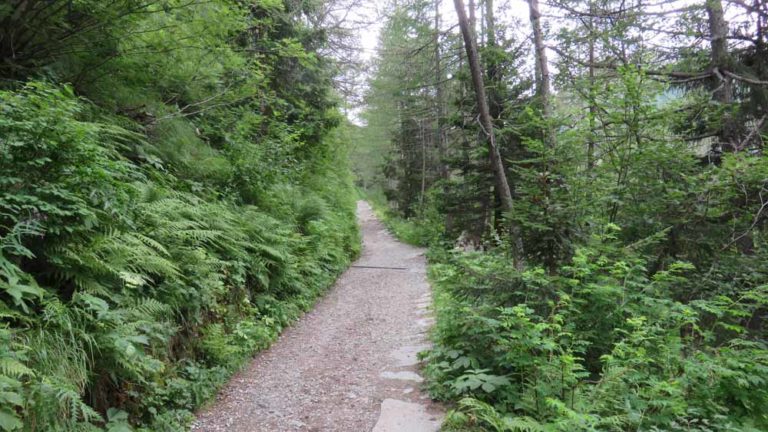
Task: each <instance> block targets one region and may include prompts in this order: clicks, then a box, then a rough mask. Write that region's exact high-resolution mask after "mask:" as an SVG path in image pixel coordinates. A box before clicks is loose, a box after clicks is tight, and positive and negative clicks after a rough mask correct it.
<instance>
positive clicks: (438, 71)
mask: <svg viewBox="0 0 768 432" xmlns="http://www.w3.org/2000/svg"><path fill="white" fill-rule="evenodd" d="M434 5H435V105H437V106H436V110H435V111H436V114H437V121H436V122H435V142H436V143H437V154H438V156H439V158H440V160H439V162H438V164H439V166H440V177H441V178H443V179H447V178H448V174H449V173H448V166H446V164H445V158H446V153H447V151H446V148H445V135H444V134H443V118H444V117H445V112H444V109H445V107H444V106H443V103H444V102H443V70H442V67H441V64H440V0H435V3H434Z"/></svg>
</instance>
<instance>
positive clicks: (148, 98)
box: [0, 0, 359, 431]
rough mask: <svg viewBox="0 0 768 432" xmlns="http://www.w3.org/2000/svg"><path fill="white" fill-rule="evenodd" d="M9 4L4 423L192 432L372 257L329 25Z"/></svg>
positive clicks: (224, 12)
mask: <svg viewBox="0 0 768 432" xmlns="http://www.w3.org/2000/svg"><path fill="white" fill-rule="evenodd" d="M60 3H64V4H65V6H66V3H69V4H70V5H71V8H70V10H67V8H66V7H64V8H63V9H62V8H61V4H60ZM8 8H10V9H8ZM8 8H6V7H3V8H0V20H3V22H4V23H10V24H9V26H5V25H4V26H3V32H4V33H7V32H11V33H14V32H15V33H14V35H15V36H16V38H15V39H14V38H10V39H8V38H2V41H3V42H2V44H6V45H2V49H0V55H2V56H4V57H3V60H4V62H3V67H2V68H0V75H2V78H4V80H5V81H4V82H5V83H7V84H6V85H5V88H4V89H3V90H1V91H0V113H1V114H2V115H0V185H2V187H0V430H2V431H18V430H23V431H38V430H61V431H69V430H72V431H74V430H108V431H131V430H135V431H142V430H143V431H176V430H184V429H185V428H186V426H187V424H188V423H189V422H190V420H191V419H192V412H193V410H194V409H196V408H197V407H199V406H200V405H202V404H203V403H205V402H206V401H207V400H209V399H210V398H211V397H213V395H214V394H215V391H216V390H217V388H218V387H219V386H221V385H222V384H223V383H224V382H225V381H226V380H227V379H228V377H229V376H230V375H231V374H232V373H233V372H234V371H235V370H236V369H237V368H239V367H240V366H241V365H242V364H243V362H245V361H246V360H247V359H249V358H250V357H251V356H252V355H253V354H254V353H255V352H256V351H258V350H261V349H264V348H266V347H268V346H269V345H270V344H271V343H272V342H273V341H274V340H275V338H276V337H277V335H278V334H279V333H280V331H281V330H282V329H283V328H285V326H287V325H289V324H290V323H291V322H292V321H293V320H295V319H296V318H298V317H299V316H300V315H301V313H302V312H303V311H306V310H307V309H308V308H309V307H311V305H312V303H313V301H314V299H315V298H316V297H317V296H318V295H320V294H321V293H322V292H323V290H324V289H325V288H327V287H328V286H330V284H331V283H332V282H333V280H334V279H335V277H336V275H338V273H339V272H340V271H341V270H342V269H343V268H344V267H345V266H346V265H347V264H348V263H349V260H350V259H351V258H352V257H354V256H355V255H356V254H357V252H358V251H359V238H358V234H357V227H356V223H355V219H354V202H353V192H352V187H351V181H350V177H349V171H348V169H347V165H346V158H347V154H346V145H347V141H346V140H347V139H348V134H347V133H346V132H345V131H344V129H345V128H346V126H345V125H341V117H340V115H339V114H338V113H337V111H336V108H335V104H336V102H335V99H334V97H333V95H332V90H331V87H330V78H331V76H332V70H331V69H332V68H331V63H330V61H328V60H327V59H325V58H323V57H322V56H320V55H319V53H318V49H319V47H320V46H321V44H322V30H321V29H318V28H310V27H308V26H306V25H305V24H303V22H304V21H302V19H301V18H300V17H301V15H302V14H303V13H305V11H304V10H302V9H297V8H294V5H292V4H291V3H290V2H285V3H283V2H257V3H255V4H254V5H252V7H249V8H244V7H242V6H241V4H240V2H235V1H228V0H217V1H213V2H210V1H191V2H190V1H183V2H176V1H163V2H141V4H138V3H136V2H130V1H124V2H116V3H114V4H112V5H111V7H110V8H106V9H105V8H104V5H103V4H102V2H98V1H95V2H94V1H82V2H74V3H73V2H21V3H18V4H14V3H12V4H11V5H10V6H8ZM13 8H17V9H16V10H15V11H14V9H13ZM27 28H38V29H43V28H45V29H47V30H44V31H43V30H40V31H35V32H27V31H26V30H25V29H27ZM256 35H258V36H256ZM30 38H31V39H30ZM68 41H70V42H68ZM192 41H194V42H192ZM16 42H18V43H19V44H20V45H16V46H7V44H8V43H16ZM26 44H31V45H30V46H34V47H37V48H38V49H39V50H40V51H34V50H32V49H30V48H29V47H28V46H27V45H26ZM14 52H15V53H16V54H17V55H15V56H14V55H13V53H14ZM51 53H56V55H52V54H51ZM67 82H69V83H70V84H66V83H67Z"/></svg>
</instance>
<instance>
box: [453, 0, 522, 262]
mask: <svg viewBox="0 0 768 432" xmlns="http://www.w3.org/2000/svg"><path fill="white" fill-rule="evenodd" d="M453 4H454V7H455V8H456V15H457V16H458V19H459V27H460V28H461V34H462V37H463V38H464V48H465V50H466V53H467V62H468V63H469V69H470V74H471V76H472V85H473V87H474V89H475V96H476V101H477V108H478V111H479V114H480V125H481V127H482V128H483V133H484V134H485V137H486V143H487V145H488V152H489V154H490V161H491V167H492V169H493V173H494V177H495V179H496V193H497V194H498V196H499V200H500V202H501V206H502V208H503V209H504V210H505V211H506V212H512V211H513V210H514V201H513V199H512V190H511V189H510V187H509V183H508V181H507V174H506V170H505V168H504V163H503V161H502V159H501V154H500V153H499V148H498V147H497V146H496V138H495V134H494V130H493V122H492V120H491V115H490V112H489V110H488V99H487V97H486V94H485V83H484V80H483V72H482V70H481V69H480V59H479V56H478V53H477V41H476V40H475V37H474V35H473V33H472V31H471V30H470V27H469V21H468V19H467V12H466V9H465V7H464V2H463V0H454V2H453ZM510 233H511V235H512V238H513V244H514V246H513V248H512V249H513V255H514V260H515V266H516V267H518V268H522V266H523V265H524V264H523V259H524V252H523V241H522V237H521V235H522V233H521V231H520V228H519V227H518V226H517V224H516V223H514V222H512V223H511V224H510Z"/></svg>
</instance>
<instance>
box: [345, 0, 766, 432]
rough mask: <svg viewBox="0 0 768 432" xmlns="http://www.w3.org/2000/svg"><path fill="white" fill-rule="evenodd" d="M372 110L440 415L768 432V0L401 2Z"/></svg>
mask: <svg viewBox="0 0 768 432" xmlns="http://www.w3.org/2000/svg"><path fill="white" fill-rule="evenodd" d="M451 3H452V4H451ZM364 103H365V106H364V109H363V110H362V113H361V118H362V126H359V127H355V128H354V129H353V131H352V136H353V137H354V138H353V143H354V147H353V152H352V155H351V158H352V160H353V170H354V171H355V173H356V182H357V185H358V186H359V187H360V188H362V189H363V190H365V192H366V194H367V195H368V196H369V197H370V199H371V200H372V201H373V202H375V203H376V204H377V206H378V207H379V209H380V211H381V212H382V213H383V214H384V215H385V216H386V218H387V223H388V225H389V227H390V228H391V229H392V230H393V231H394V232H395V233H397V234H398V235H399V236H400V238H402V239H404V240H407V241H409V242H411V243H414V244H420V245H426V246H429V260H430V272H429V273H430V279H431V281H432V284H433V286H434V289H435V291H436V292H435V297H436V299H435V310H436V314H437V323H436V326H435V328H434V329H433V333H432V338H433V342H434V348H433V349H432V350H430V351H428V352H427V353H426V354H425V358H424V360H425V362H426V374H427V380H426V385H427V387H428V389H429V391H430V393H431V395H432V397H434V398H436V399H439V400H442V401H444V402H445V403H446V404H447V406H449V407H451V408H453V409H452V410H451V411H450V412H449V414H448V416H447V418H446V422H445V424H444V425H443V430H446V431H702V432H704V431H707V432H709V431H765V430H768V346H767V345H766V342H767V340H766V339H767V337H768V328H767V327H768V321H767V318H768V316H767V314H768V266H767V264H768V243H766V241H767V240H768V237H766V208H767V207H768V160H767V159H766V155H765V153H764V147H763V146H764V144H765V142H766V139H767V138H768V124H767V122H766V120H767V119H768V3H766V2H765V1H764V0H546V1H543V0H542V1H541V2H540V0H524V1H523V0H521V1H512V0H496V1H494V0H476V1H474V0H469V1H467V2H466V4H465V2H464V1H463V0H454V1H453V2H448V1H445V2H443V1H438V0H404V1H396V2H391V3H390V4H389V7H388V10H387V16H386V19H385V20H383V28H382V32H381V35H380V39H379V47H378V51H377V53H376V55H375V56H374V58H373V61H372V65H371V71H370V81H369V86H368V88H367V90H366V92H365V94H364Z"/></svg>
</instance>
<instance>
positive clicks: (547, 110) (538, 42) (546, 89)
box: [528, 0, 556, 148]
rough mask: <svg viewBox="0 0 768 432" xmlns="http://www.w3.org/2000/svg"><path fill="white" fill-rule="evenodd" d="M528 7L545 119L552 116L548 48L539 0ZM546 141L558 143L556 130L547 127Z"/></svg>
mask: <svg viewBox="0 0 768 432" xmlns="http://www.w3.org/2000/svg"><path fill="white" fill-rule="evenodd" d="M528 9H529V11H530V15H531V27H532V28H533V46H534V50H535V54H536V95H537V96H538V98H539V100H540V101H541V111H542V115H543V117H544V120H545V121H549V120H550V119H551V118H552V101H551V93H552V91H551V89H550V85H549V63H548V60H547V48H546V47H545V46H544V32H543V31H542V30H541V12H540V11H539V0H528ZM545 134H546V136H545V137H544V143H545V144H546V145H547V147H549V148H553V147H554V146H555V144H556V142H555V140H556V138H555V131H554V130H553V129H552V128H551V127H547V129H546V131H545Z"/></svg>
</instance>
